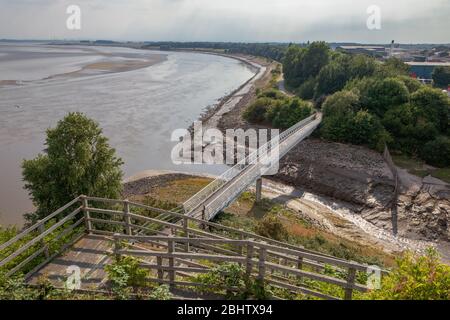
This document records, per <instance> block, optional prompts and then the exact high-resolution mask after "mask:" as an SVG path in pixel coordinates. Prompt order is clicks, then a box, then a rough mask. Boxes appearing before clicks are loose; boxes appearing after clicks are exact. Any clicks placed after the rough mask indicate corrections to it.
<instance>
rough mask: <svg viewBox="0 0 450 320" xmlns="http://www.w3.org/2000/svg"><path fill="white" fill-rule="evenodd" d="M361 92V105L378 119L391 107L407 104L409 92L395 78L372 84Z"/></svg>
mask: <svg viewBox="0 0 450 320" xmlns="http://www.w3.org/2000/svg"><path fill="white" fill-rule="evenodd" d="M364 90H365V91H362V92H361V103H362V105H364V106H365V107H367V108H368V110H369V111H370V112H371V113H373V114H376V115H377V116H379V117H383V115H384V113H385V112H386V111H387V110H388V109H389V108H391V107H393V106H396V105H400V104H403V103H407V102H409V91H408V88H407V87H406V86H405V84H404V83H403V82H402V81H400V80H398V79H395V78H386V79H383V80H377V81H375V82H373V85H372V86H369V87H366V88H364Z"/></svg>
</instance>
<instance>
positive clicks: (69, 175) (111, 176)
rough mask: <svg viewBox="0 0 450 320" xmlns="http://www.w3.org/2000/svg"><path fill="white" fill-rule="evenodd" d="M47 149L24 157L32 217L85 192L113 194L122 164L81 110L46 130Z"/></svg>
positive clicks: (117, 192)
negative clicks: (42, 152) (31, 156)
mask: <svg viewBox="0 0 450 320" xmlns="http://www.w3.org/2000/svg"><path fill="white" fill-rule="evenodd" d="M46 146H47V149H46V150H45V154H39V155H38V156H37V157H36V158H35V159H33V160H24V161H23V163H22V175H23V179H24V181H25V189H27V190H28V191H29V193H30V195H31V197H32V200H33V203H34V205H35V206H36V208H37V210H36V212H35V213H34V214H27V215H26V219H27V220H29V221H34V220H35V219H39V218H42V217H44V216H46V215H48V214H49V213H51V212H53V211H55V210H56V209H58V208H60V207H61V206H63V205H64V204H66V203H67V202H69V201H70V200H72V199H74V198H75V197H77V196H79V195H81V194H86V195H92V196H98V197H108V198H117V197H118V196H119V195H120V191H121V188H122V186H121V179H122V171H121V170H120V167H121V165H122V164H123V162H122V160H121V159H120V158H117V157H116V155H115V150H114V149H112V148H111V147H110V146H109V144H108V140H107V138H105V137H104V136H103V135H102V130H101V129H100V127H99V126H98V124H97V123H96V122H95V121H93V120H91V119H89V118H87V117H86V116H85V115H83V114H81V113H69V114H68V115H67V116H66V117H65V118H64V119H63V120H61V121H59V122H58V124H57V126H56V127H55V128H53V129H48V130H47V139H46Z"/></svg>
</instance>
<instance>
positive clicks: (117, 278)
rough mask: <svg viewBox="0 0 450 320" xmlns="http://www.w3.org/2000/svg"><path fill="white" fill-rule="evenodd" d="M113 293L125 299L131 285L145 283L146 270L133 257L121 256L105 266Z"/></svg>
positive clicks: (137, 285)
mask: <svg viewBox="0 0 450 320" xmlns="http://www.w3.org/2000/svg"><path fill="white" fill-rule="evenodd" d="M105 270H106V273H107V275H108V280H109V281H110V282H111V288H112V291H113V293H114V294H115V295H116V297H117V298H118V299H121V300H122V299H127V298H128V296H129V294H130V293H131V291H132V289H133V288H132V287H135V288H136V287H143V286H145V285H146V278H147V277H148V274H149V272H148V270H146V269H144V268H141V267H139V261H138V260H137V259H135V258H133V257H126V256H125V257H121V258H120V259H119V260H117V259H115V261H114V262H113V263H112V264H110V265H107V266H106V267H105Z"/></svg>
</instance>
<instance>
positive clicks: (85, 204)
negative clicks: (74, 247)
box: [81, 196, 92, 234]
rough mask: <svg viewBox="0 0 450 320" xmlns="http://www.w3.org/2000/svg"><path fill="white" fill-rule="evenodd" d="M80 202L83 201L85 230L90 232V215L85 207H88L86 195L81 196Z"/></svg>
mask: <svg viewBox="0 0 450 320" xmlns="http://www.w3.org/2000/svg"><path fill="white" fill-rule="evenodd" d="M81 199H82V202H83V212H84V221H85V224H86V231H87V233H88V234H92V222H91V220H90V219H91V215H90V213H89V211H88V210H87V208H89V205H88V200H87V197H86V196H81Z"/></svg>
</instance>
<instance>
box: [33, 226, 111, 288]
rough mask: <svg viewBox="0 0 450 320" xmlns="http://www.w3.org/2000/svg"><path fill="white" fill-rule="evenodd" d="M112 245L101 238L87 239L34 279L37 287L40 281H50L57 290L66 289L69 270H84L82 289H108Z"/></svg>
mask: <svg viewBox="0 0 450 320" xmlns="http://www.w3.org/2000/svg"><path fill="white" fill-rule="evenodd" d="M112 252H113V248H112V242H111V241H110V240H108V239H106V238H102V237H99V236H92V235H86V236H85V237H83V238H82V239H80V240H79V241H77V242H76V243H75V244H74V245H73V246H72V247H70V248H69V249H68V250H67V251H66V252H64V253H63V254H62V255H61V256H59V257H57V258H56V259H54V260H52V261H51V262H50V263H49V264H47V265H46V266H44V267H43V268H42V269H40V270H39V271H38V272H37V273H35V274H34V275H33V276H32V277H31V278H30V279H29V283H31V284H36V283H37V282H38V280H39V278H40V277H46V278H47V279H48V280H50V282H51V283H52V284H53V285H54V286H55V287H56V288H65V284H66V281H67V278H68V276H70V274H71V272H70V270H69V267H71V266H76V267H79V268H80V271H81V273H80V276H81V289H88V290H99V289H102V288H104V287H105V284H106V272H105V266H106V265H108V264H111V263H112V257H111V254H112Z"/></svg>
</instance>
